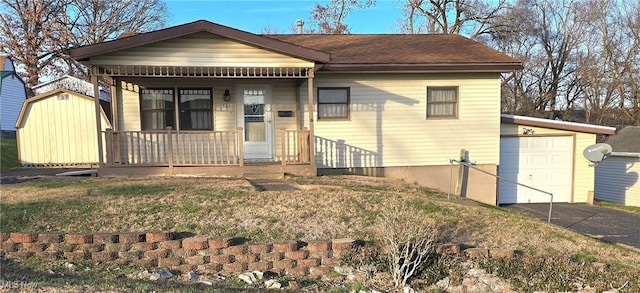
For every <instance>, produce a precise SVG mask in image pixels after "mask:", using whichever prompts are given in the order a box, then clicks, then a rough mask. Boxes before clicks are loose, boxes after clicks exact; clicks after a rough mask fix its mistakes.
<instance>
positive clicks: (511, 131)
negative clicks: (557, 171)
mask: <svg viewBox="0 0 640 293" xmlns="http://www.w3.org/2000/svg"><path fill="white" fill-rule="evenodd" d="M524 128H527V129H532V130H533V132H534V135H536V136H544V135H552V136H573V137H574V145H573V154H574V156H573V196H572V202H588V201H589V194H590V192H593V190H594V176H595V175H594V169H593V167H591V166H589V165H590V164H591V163H590V162H589V161H588V160H587V159H585V158H584V156H583V155H582V152H583V150H584V149H585V148H587V147H588V146H590V145H592V144H594V143H595V142H596V135H595V134H592V133H582V132H573V131H565V130H558V129H550V128H542V127H531V126H522V125H516V124H511V123H503V124H502V126H501V131H500V134H501V135H502V136H518V135H522V131H523V129H524Z"/></svg>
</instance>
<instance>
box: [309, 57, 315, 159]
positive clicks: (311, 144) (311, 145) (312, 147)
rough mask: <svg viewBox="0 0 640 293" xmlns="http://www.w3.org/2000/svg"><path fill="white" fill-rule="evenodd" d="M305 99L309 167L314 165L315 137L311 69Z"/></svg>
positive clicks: (312, 75) (312, 74) (312, 72)
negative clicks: (307, 114) (307, 120)
mask: <svg viewBox="0 0 640 293" xmlns="http://www.w3.org/2000/svg"><path fill="white" fill-rule="evenodd" d="M307 77H308V78H307V97H308V101H307V103H308V105H309V107H308V111H309V161H310V163H311V166H315V165H316V146H315V141H316V137H315V134H314V131H313V129H314V127H313V109H314V106H315V104H314V103H313V77H314V71H313V68H311V69H309V73H308V74H307Z"/></svg>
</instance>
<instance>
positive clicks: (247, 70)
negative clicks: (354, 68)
mask: <svg viewBox="0 0 640 293" xmlns="http://www.w3.org/2000/svg"><path fill="white" fill-rule="evenodd" d="M312 70H313V68H303V67H208V66H147V65H105V66H93V67H92V72H93V74H95V75H97V76H136V77H196V78H197V77H202V78H211V77H217V78H305V77H310V75H309V73H310V72H311V71H312Z"/></svg>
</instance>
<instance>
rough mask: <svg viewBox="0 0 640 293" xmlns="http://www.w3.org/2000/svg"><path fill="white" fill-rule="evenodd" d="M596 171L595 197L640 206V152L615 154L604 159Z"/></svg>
mask: <svg viewBox="0 0 640 293" xmlns="http://www.w3.org/2000/svg"><path fill="white" fill-rule="evenodd" d="M595 172H596V184H595V198H597V199H600V200H605V201H609V202H613V203H617V204H621V205H627V206H636V207H640V181H639V180H638V174H640V154H637V156H635V157H634V156H630V155H629V156H624V155H615V154H614V155H612V156H610V157H609V158H607V159H606V160H604V161H602V163H600V165H598V167H596V170H595Z"/></svg>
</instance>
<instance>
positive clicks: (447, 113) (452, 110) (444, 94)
mask: <svg viewBox="0 0 640 293" xmlns="http://www.w3.org/2000/svg"><path fill="white" fill-rule="evenodd" d="M457 117H458V87H427V119H429V118H457Z"/></svg>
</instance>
